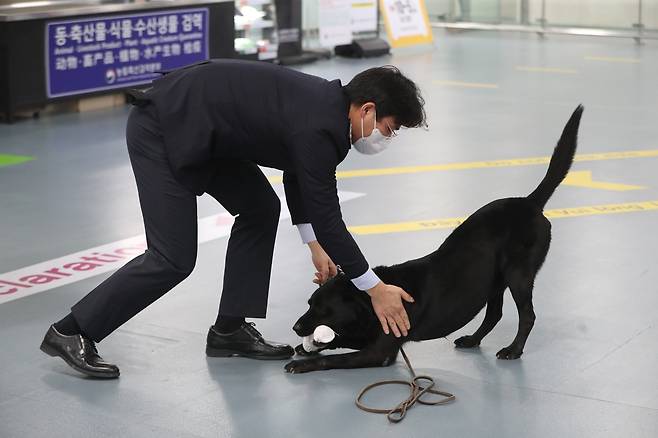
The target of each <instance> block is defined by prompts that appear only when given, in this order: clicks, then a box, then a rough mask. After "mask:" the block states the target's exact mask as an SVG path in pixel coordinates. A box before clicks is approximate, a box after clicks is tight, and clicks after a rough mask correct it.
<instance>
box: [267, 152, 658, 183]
mask: <svg viewBox="0 0 658 438" xmlns="http://www.w3.org/2000/svg"><path fill="white" fill-rule="evenodd" d="M650 157H658V149H648V150H639V151H621V152H604V153H600V154H582V155H576V156H575V157H574V161H577V162H586V161H604V160H620V159H626V158H650ZM550 160H551V157H533V158H511V159H509V160H491V161H470V162H463V163H447V164H430V165H424V166H401V167H382V168H379V169H357V170H343V171H340V172H336V178H338V179H345V178H358V177H365V176H382V175H401V174H407V173H423V172H438V171H447V170H468V169H487V168H491V167H514V166H531V165H537V164H543V165H545V164H548V163H549V162H550ZM268 180H269V181H270V182H271V183H273V184H274V183H280V182H281V181H282V177H281V176H278V175H273V176H270V177H269V178H268Z"/></svg>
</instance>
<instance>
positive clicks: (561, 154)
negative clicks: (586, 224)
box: [528, 105, 584, 209]
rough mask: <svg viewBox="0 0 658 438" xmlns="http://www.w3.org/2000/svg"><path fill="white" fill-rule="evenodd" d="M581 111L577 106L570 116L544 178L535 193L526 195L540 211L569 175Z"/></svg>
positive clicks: (579, 106)
mask: <svg viewBox="0 0 658 438" xmlns="http://www.w3.org/2000/svg"><path fill="white" fill-rule="evenodd" d="M583 109H584V108H583V106H582V105H578V108H576V110H575V111H574V112H573V114H572V115H571V118H570V119H569V121H568V122H567V124H566V126H565V127H564V130H563V131H562V136H561V137H560V140H559V141H558V142H557V146H555V149H554V150H553V156H552V157H551V162H550V164H549V165H548V171H547V172H546V176H545V177H544V179H543V180H542V181H541V182H540V183H539V186H537V188H536V189H535V191H534V192H532V193H530V194H529V195H528V199H529V200H530V201H531V202H533V203H534V204H535V205H537V206H538V207H539V208H541V209H543V208H544V206H545V205H546V203H547V202H548V200H549V198H550V197H551V196H552V195H553V192H554V191H555V189H556V188H557V186H559V185H560V183H561V182H562V180H563V179H564V178H565V177H566V176H567V173H569V168H570V167H571V163H572V162H573V156H574V154H575V153H576V144H577V143H578V141H577V140H578V126H579V125H580V116H581V115H582V114H583Z"/></svg>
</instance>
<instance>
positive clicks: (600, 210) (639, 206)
mask: <svg viewBox="0 0 658 438" xmlns="http://www.w3.org/2000/svg"><path fill="white" fill-rule="evenodd" d="M653 210H658V200H655V201H646V202H628V203H625V204H604V205H591V206H585V207H574V208H561V209H553V210H545V211H544V216H546V217H547V218H567V217H578V216H598V215H602V214H615V213H631V212H637V211H653ZM465 220H466V217H454V218H446V219H429V220H425V221H413V222H397V223H389V224H375V225H358V226H352V227H348V229H349V230H350V232H352V233H354V234H385V233H400V232H406V231H422V230H436V229H439V228H456V227H457V226H459V225H460V224H461V223H462V222H464V221H465Z"/></svg>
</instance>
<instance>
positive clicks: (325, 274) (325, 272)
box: [308, 241, 338, 285]
mask: <svg viewBox="0 0 658 438" xmlns="http://www.w3.org/2000/svg"><path fill="white" fill-rule="evenodd" d="M308 247H309V248H310V249H311V260H313V265H314V266H315V269H317V272H316V273H315V279H314V280H313V283H315V284H318V285H322V284H324V283H325V282H326V281H327V280H329V279H330V278H332V277H335V276H336V274H337V273H338V268H336V264H335V263H334V262H333V261H332V260H331V258H330V257H329V256H328V255H327V253H326V252H325V251H324V249H322V247H321V246H320V244H319V243H318V242H317V241H313V242H309V244H308Z"/></svg>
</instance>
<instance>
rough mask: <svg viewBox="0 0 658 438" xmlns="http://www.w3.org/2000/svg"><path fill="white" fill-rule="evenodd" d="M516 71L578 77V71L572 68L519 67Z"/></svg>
mask: <svg viewBox="0 0 658 438" xmlns="http://www.w3.org/2000/svg"><path fill="white" fill-rule="evenodd" d="M516 69H517V70H518V71H526V72H531V73H558V74H565V75H576V74H578V70H573V69H570V68H553V67H529V66H524V65H517V66H516Z"/></svg>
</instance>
